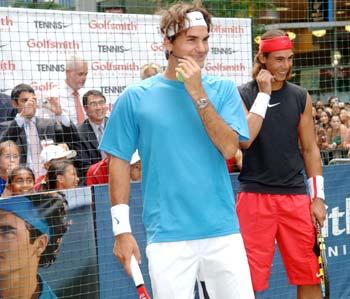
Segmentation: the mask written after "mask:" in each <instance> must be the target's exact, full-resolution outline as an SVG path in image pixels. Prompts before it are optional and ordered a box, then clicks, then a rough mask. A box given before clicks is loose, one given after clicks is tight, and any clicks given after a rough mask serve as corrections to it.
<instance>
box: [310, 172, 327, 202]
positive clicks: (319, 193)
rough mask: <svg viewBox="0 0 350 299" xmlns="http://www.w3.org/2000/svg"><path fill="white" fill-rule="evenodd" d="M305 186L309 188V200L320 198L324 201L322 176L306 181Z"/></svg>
mask: <svg viewBox="0 0 350 299" xmlns="http://www.w3.org/2000/svg"><path fill="white" fill-rule="evenodd" d="M307 184H308V186H309V192H310V197H311V200H314V199H315V198H322V199H323V200H325V195H324V179H323V176H321V175H315V176H313V177H311V178H309V179H308V180H307Z"/></svg>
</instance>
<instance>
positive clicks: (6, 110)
mask: <svg viewBox="0 0 350 299" xmlns="http://www.w3.org/2000/svg"><path fill="white" fill-rule="evenodd" d="M16 113H17V112H16V109H14V108H13V107H12V104H11V97H10V96H8V95H7V94H4V93H0V122H3V121H8V120H12V119H14V118H15V116H16Z"/></svg>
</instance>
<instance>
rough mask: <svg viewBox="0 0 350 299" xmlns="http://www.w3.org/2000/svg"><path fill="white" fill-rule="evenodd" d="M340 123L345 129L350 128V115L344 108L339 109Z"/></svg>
mask: <svg viewBox="0 0 350 299" xmlns="http://www.w3.org/2000/svg"><path fill="white" fill-rule="evenodd" d="M339 117H340V121H341V123H342V124H343V125H344V126H345V127H346V128H350V114H349V112H348V111H346V109H345V108H341V109H340V112H339Z"/></svg>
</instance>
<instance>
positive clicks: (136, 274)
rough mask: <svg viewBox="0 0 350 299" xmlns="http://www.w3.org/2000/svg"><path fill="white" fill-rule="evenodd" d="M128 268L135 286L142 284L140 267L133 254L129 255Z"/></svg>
mask: <svg viewBox="0 0 350 299" xmlns="http://www.w3.org/2000/svg"><path fill="white" fill-rule="evenodd" d="M130 268H131V274H132V279H133V280H134V283H135V286H136V287H138V286H140V285H144V284H145V282H144V281H143V277H142V273H141V269H140V267H139V264H138V262H137V260H136V258H135V256H134V255H132V256H131V261H130Z"/></svg>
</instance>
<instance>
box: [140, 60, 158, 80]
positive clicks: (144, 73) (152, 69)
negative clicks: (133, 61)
mask: <svg viewBox="0 0 350 299" xmlns="http://www.w3.org/2000/svg"><path fill="white" fill-rule="evenodd" d="M161 71H162V68H161V67H160V66H159V65H158V64H156V63H147V64H145V65H143V66H142V67H141V74H140V75H141V79H142V80H144V79H147V78H149V77H152V76H154V75H157V74H158V73H160V72H161Z"/></svg>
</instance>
